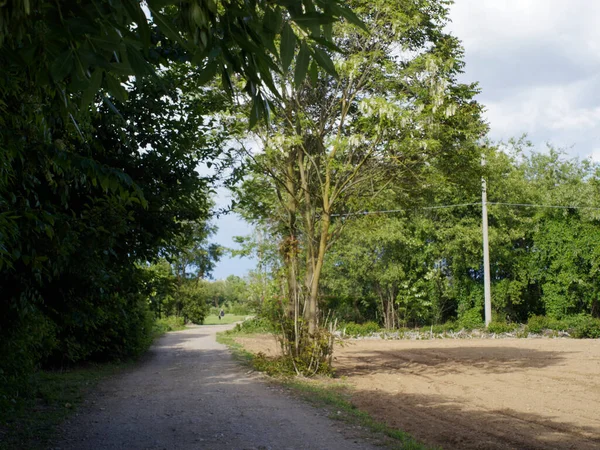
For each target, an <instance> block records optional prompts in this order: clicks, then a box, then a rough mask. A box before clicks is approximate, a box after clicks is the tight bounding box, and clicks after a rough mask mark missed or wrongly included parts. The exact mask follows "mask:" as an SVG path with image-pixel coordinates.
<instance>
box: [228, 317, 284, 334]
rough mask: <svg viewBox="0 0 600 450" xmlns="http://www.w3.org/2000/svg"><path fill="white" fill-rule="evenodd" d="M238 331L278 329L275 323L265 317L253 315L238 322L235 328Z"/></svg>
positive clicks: (272, 331) (262, 331)
mask: <svg viewBox="0 0 600 450" xmlns="http://www.w3.org/2000/svg"><path fill="white" fill-rule="evenodd" d="M233 331H234V332H236V333H247V334H251V333H276V332H277V331H278V330H277V329H276V328H275V327H274V325H273V323H272V322H270V321H269V320H267V319H265V318H264V317H253V318H252V319H248V320H244V321H243V322H242V323H238V324H237V325H236V326H235V328H234V329H233Z"/></svg>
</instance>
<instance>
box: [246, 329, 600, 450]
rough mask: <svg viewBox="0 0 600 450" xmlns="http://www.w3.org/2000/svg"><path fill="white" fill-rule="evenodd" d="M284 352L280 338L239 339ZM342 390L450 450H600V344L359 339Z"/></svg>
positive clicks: (343, 353)
mask: <svg viewBox="0 0 600 450" xmlns="http://www.w3.org/2000/svg"><path fill="white" fill-rule="evenodd" d="M239 341H240V343H241V344H243V345H244V346H245V347H246V348H247V349H248V350H251V351H255V352H258V351H262V352H264V353H267V354H271V355H273V354H276V353H277V346H276V345H275V341H274V339H273V337H272V336H258V337H255V338H244V339H239ZM334 355H335V358H336V359H335V366H336V368H337V376H338V377H339V378H338V380H339V381H338V382H340V383H345V384H349V385H350V386H352V387H353V388H354V389H352V390H351V397H352V401H353V403H354V404H355V405H356V406H357V407H358V408H360V409H363V410H366V411H368V412H369V413H371V414H372V415H373V416H374V417H376V418H378V419H379V420H381V421H384V422H386V423H388V424H389V425H391V426H393V427H397V428H399V429H402V430H404V431H407V432H409V433H410V434H412V435H413V436H414V437H416V438H417V439H419V440H421V441H423V442H426V443H428V444H431V445H439V446H442V447H443V448H444V449H446V450H448V449H457V450H458V449H460V450H468V449H479V450H481V449H494V450H504V449H540V450H542V449H544V450H545V449H577V450H588V449H589V450H591V449H600V340H575V339H469V340H466V339H465V340H426V341H403V340H397V341H390V340H388V341H385V340H353V341H346V344H345V345H344V346H343V347H339V346H338V347H337V348H336V350H335V352H334Z"/></svg>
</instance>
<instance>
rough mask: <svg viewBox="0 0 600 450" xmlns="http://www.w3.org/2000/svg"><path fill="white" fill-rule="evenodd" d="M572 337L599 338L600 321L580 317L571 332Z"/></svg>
mask: <svg viewBox="0 0 600 450" xmlns="http://www.w3.org/2000/svg"><path fill="white" fill-rule="evenodd" d="M580 317H581V316H580ZM573 337H576V338H579V339H586V338H587V339H597V338H600V319H595V318H593V317H581V318H580V320H578V323H577V324H576V325H575V328H574V330H573Z"/></svg>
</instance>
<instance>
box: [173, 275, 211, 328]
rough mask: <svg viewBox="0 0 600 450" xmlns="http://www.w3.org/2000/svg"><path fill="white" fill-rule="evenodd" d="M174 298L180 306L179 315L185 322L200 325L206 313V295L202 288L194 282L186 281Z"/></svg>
mask: <svg viewBox="0 0 600 450" xmlns="http://www.w3.org/2000/svg"><path fill="white" fill-rule="evenodd" d="M176 297H177V298H178V299H179V301H180V302H181V304H182V308H181V314H182V315H183V317H184V319H185V320H186V321H189V322H191V323H194V324H196V325H201V324H202V323H204V318H205V317H206V315H207V313H208V305H207V304H206V294H205V292H204V289H203V286H202V285H201V284H200V283H198V282H197V281H195V280H188V281H187V282H185V283H183V284H182V285H181V286H180V287H179V289H178V290H177V293H176Z"/></svg>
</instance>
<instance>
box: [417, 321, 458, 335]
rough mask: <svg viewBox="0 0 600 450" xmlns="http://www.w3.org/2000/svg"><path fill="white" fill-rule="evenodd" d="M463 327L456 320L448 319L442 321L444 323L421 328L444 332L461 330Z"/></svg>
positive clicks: (438, 332)
mask: <svg viewBox="0 0 600 450" xmlns="http://www.w3.org/2000/svg"><path fill="white" fill-rule="evenodd" d="M461 328H462V327H461V326H460V325H459V324H458V323H457V322H454V321H451V320H450V321H448V322H446V323H442V324H437V325H430V326H429V327H423V328H422V329H421V330H422V331H423V332H428V331H429V332H432V333H435V334H443V333H447V332H448V331H458V330H460V329H461Z"/></svg>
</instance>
